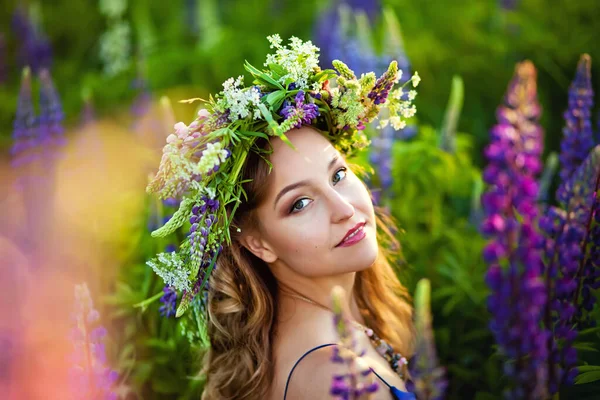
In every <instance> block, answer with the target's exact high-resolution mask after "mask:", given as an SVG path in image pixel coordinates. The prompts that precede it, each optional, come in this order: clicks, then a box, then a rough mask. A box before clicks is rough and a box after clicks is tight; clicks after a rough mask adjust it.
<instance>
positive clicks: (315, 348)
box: [283, 343, 335, 400]
mask: <svg viewBox="0 0 600 400" xmlns="http://www.w3.org/2000/svg"><path fill="white" fill-rule="evenodd" d="M327 346H335V343H327V344H322V345H320V346H317V347H313V348H312V349H310V350H308V351H307V352H306V353H304V354H303V355H302V357H300V358H299V359H298V361H296V364H294V366H293V367H292V370H291V371H290V374H289V375H288V378H287V382H286V383H285V391H284V392H283V400H285V396H287V389H288V385H289V384H290V379H291V378H292V373H293V372H294V369H296V365H298V363H299V362H300V361H302V359H303V358H304V357H306V356H307V355H309V354H310V353H312V352H313V351H315V350H319V349H320V348H321V347H327Z"/></svg>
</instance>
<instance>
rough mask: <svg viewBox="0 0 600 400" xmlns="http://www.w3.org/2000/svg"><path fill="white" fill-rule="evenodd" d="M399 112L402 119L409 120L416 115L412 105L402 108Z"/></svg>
mask: <svg viewBox="0 0 600 400" xmlns="http://www.w3.org/2000/svg"><path fill="white" fill-rule="evenodd" d="M400 112H401V113H402V116H403V117H404V118H411V117H413V116H414V115H415V114H416V113H417V107H415V106H414V104H413V105H412V106H410V107H402V109H401V110H400Z"/></svg>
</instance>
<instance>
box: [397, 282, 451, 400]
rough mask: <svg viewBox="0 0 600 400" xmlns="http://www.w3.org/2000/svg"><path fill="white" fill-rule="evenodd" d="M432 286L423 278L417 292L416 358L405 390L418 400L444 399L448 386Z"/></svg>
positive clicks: (413, 360)
mask: <svg viewBox="0 0 600 400" xmlns="http://www.w3.org/2000/svg"><path fill="white" fill-rule="evenodd" d="M430 298H431V284H430V283H429V281H428V280H427V279H421V280H420V281H419V282H418V283H417V287H416V290H415V328H416V345H415V355H414V357H413V358H412V360H411V362H410V366H409V369H410V376H411V379H410V381H409V382H408V383H407V385H406V388H407V389H408V390H409V391H411V392H413V393H415V394H416V395H417V398H418V399H419V400H439V399H443V398H444V392H445V390H446V387H447V386H448V382H447V381H446V379H445V370H444V368H443V367H440V366H439V365H438V357H437V352H436V350H435V340H434V337H433V328H432V316H431V309H430Z"/></svg>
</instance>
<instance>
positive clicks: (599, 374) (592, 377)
mask: <svg viewBox="0 0 600 400" xmlns="http://www.w3.org/2000/svg"><path fill="white" fill-rule="evenodd" d="M599 380H600V370H598V371H590V372H584V373H582V374H579V375H577V377H576V378H575V384H576V385H582V384H584V383H590V382H596V381H599Z"/></svg>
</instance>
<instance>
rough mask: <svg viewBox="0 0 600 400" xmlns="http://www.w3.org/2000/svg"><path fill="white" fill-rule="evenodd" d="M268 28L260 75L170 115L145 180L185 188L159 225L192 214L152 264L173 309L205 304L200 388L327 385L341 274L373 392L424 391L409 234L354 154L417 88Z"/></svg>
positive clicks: (168, 193)
mask: <svg viewBox="0 0 600 400" xmlns="http://www.w3.org/2000/svg"><path fill="white" fill-rule="evenodd" d="M269 41H270V42H271V47H272V48H274V49H275V54H269V55H268V56H267V62H266V63H265V64H264V65H265V66H267V69H266V70H263V71H261V70H259V69H257V68H255V67H253V66H252V65H250V64H248V63H247V64H246V66H245V67H246V69H247V71H248V72H250V74H251V75H252V76H253V78H254V81H253V84H252V85H251V86H249V87H244V86H243V77H239V78H237V79H233V78H231V79H229V80H227V81H226V82H225V83H224V84H223V91H222V92H220V93H219V94H217V95H216V96H214V97H211V99H210V101H208V102H207V104H208V106H207V110H202V111H201V112H200V113H199V114H198V118H197V119H196V120H195V121H193V122H192V123H191V124H190V125H189V126H186V125H185V124H183V123H181V122H180V123H178V124H176V125H175V131H176V132H175V133H174V134H172V135H170V136H169V137H168V138H167V145H166V146H165V148H164V150H163V158H162V160H161V165H160V169H159V171H158V173H157V175H156V177H155V179H154V180H153V182H152V183H151V184H150V185H149V188H148V189H149V191H154V192H158V193H159V195H160V196H161V197H163V198H169V197H180V198H181V199H182V201H181V206H180V208H179V210H178V211H177V212H176V213H175V214H174V215H173V217H172V218H171V220H170V221H169V222H168V223H167V224H166V225H165V226H163V227H162V228H160V229H158V230H157V232H154V233H153V235H155V236H164V235H168V234H170V233H172V232H174V231H175V230H176V229H177V228H179V227H181V226H182V225H183V224H184V223H185V221H187V220H189V221H190V224H191V227H190V229H189V235H188V238H187V240H186V241H184V242H183V243H182V244H181V246H180V248H179V250H178V251H177V252H173V253H163V254H160V255H159V256H158V257H157V258H156V259H154V260H152V261H150V262H149V265H150V266H152V268H153V269H154V270H155V271H156V272H157V273H158V274H159V275H160V276H161V277H162V278H163V279H164V280H165V284H166V285H169V286H171V287H174V288H175V289H177V290H179V291H181V292H182V296H181V300H180V304H179V306H178V309H177V315H181V314H182V313H183V312H185V310H186V309H187V308H188V307H190V306H192V305H193V304H196V305H195V307H196V306H198V303H200V304H201V305H202V310H201V311H202V313H200V314H201V315H204V318H205V320H206V325H207V331H208V336H209V338H210V349H209V351H208V352H207V356H206V359H205V363H204V369H203V372H204V373H205V374H206V375H207V383H206V385H205V388H204V392H203V397H202V398H203V399H204V400H212V399H215V400H217V399H218V400H223V399H248V400H250V399H256V400H264V399H276V400H280V399H290V400H293V399H322V398H329V397H330V388H331V385H332V379H333V376H334V375H335V374H338V375H339V374H343V373H344V372H345V367H344V365H343V364H334V363H332V362H331V361H330V358H331V355H332V352H334V351H336V350H337V349H338V347H337V346H339V345H338V342H339V338H338V335H337V333H336V330H335V327H334V322H333V314H332V311H331V309H330V306H331V301H330V295H331V291H332V289H333V288H334V287H336V286H339V287H341V288H342V289H344V290H345V293H346V294H347V304H345V305H344V307H345V308H346V317H347V318H348V319H350V320H351V321H352V323H353V324H354V325H356V326H359V327H361V329H362V335H359V336H358V338H357V346H356V348H357V351H361V350H364V351H365V354H364V357H363V359H362V360H363V362H365V363H366V364H368V367H367V371H369V370H370V371H373V372H374V374H370V376H369V378H376V379H377V380H378V382H379V386H380V387H383V389H384V390H379V391H377V392H376V393H374V394H373V395H371V397H370V398H375V399H394V398H395V399H411V398H414V397H413V396H412V395H411V394H408V393H406V392H405V386H404V382H403V379H402V378H404V372H405V371H404V369H405V368H404V367H405V365H406V359H405V358H404V357H403V356H402V355H404V356H409V355H410V354H411V346H412V325H411V307H410V305H409V304H408V300H407V297H408V296H407V291H406V289H405V288H404V287H403V286H402V285H401V284H400V283H399V282H398V279H397V277H396V275H395V273H394V271H393V269H392V267H391V265H393V256H394V252H397V251H398V250H397V249H398V248H399V246H398V244H397V243H396V241H395V239H394V237H393V235H392V234H391V232H390V230H391V229H392V226H390V222H389V220H388V219H385V218H383V217H378V216H376V213H375V210H374V207H373V203H372V201H371V196H370V194H369V191H368V190H367V188H366V186H365V185H364V183H363V182H362V181H361V180H360V179H359V177H358V176H357V174H356V173H357V170H356V169H354V168H353V167H352V165H351V164H350V160H351V158H350V157H351V156H352V155H354V154H355V153H356V152H357V151H359V150H361V149H363V148H364V147H366V146H367V145H368V143H369V141H368V138H367V137H366V135H365V134H364V131H363V130H364V129H365V126H366V125H367V124H368V123H370V122H372V121H373V120H374V119H375V118H376V117H377V116H378V114H379V112H380V110H381V109H382V108H384V107H385V108H387V109H388V110H389V119H387V120H383V121H381V120H380V124H381V125H386V124H390V125H392V126H393V127H394V129H401V128H402V127H403V126H404V121H403V118H408V117H411V116H412V115H414V113H415V109H414V106H412V105H411V101H412V99H414V97H415V95H416V92H414V91H410V92H408V93H405V92H403V90H402V87H400V88H394V86H395V85H396V84H397V83H398V82H399V80H400V76H401V71H398V68H397V63H396V62H392V63H390V66H389V68H388V70H387V71H386V72H385V73H384V74H383V75H382V76H381V77H380V78H379V79H377V78H376V77H375V74H373V73H367V74H362V75H361V76H360V78H359V77H357V76H356V75H355V74H354V72H353V71H351V70H350V69H349V68H348V67H347V66H346V65H345V64H343V63H342V62H340V61H334V62H333V65H334V68H335V69H333V70H321V69H320V68H319V67H318V55H317V52H318V49H317V48H316V47H314V46H313V45H312V43H310V42H302V41H301V40H300V39H297V38H292V39H291V40H290V45H289V48H287V47H285V46H283V45H282V43H281V38H279V36H278V35H274V36H271V37H269ZM411 81H412V84H413V86H416V85H417V84H418V81H419V78H418V74H416V73H415V75H413V77H412V78H411ZM408 83H409V82H408V81H407V82H406V83H404V85H403V86H406V85H407V84H408ZM207 283H208V285H207ZM207 288H208V293H207V292H206V291H205V292H203V293H201V292H202V290H206V289H207ZM336 290H337V289H336ZM199 294H202V295H200V296H199ZM194 298H199V299H201V300H200V302H196V303H194V302H193V299H194ZM382 340H383V341H382ZM355 397H356V396H355ZM363 397H364V398H366V397H367V395H366V394H365V395H364V396H363ZM361 398H362V397H361Z"/></svg>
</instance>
